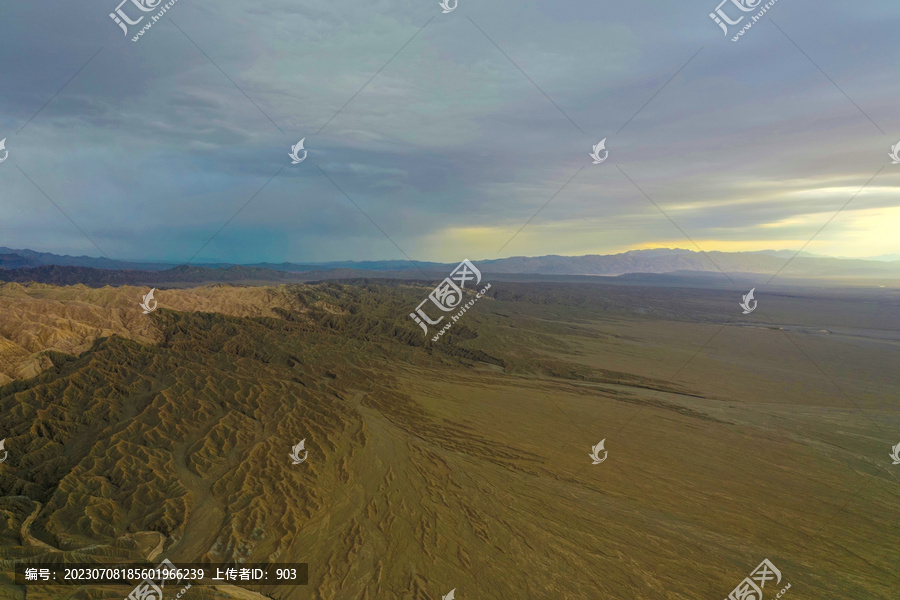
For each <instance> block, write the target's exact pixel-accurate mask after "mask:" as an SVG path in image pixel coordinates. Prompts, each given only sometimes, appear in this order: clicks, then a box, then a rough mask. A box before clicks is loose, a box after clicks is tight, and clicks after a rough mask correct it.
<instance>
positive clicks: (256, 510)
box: [0, 283, 900, 600]
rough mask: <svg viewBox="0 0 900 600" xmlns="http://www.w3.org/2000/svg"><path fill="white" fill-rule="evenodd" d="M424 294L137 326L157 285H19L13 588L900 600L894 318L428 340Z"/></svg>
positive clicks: (539, 302)
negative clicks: (149, 584) (759, 574)
mask: <svg viewBox="0 0 900 600" xmlns="http://www.w3.org/2000/svg"><path fill="white" fill-rule="evenodd" d="M428 291H429V288H427V287H426V286H423V285H411V284H405V283H394V284H371V285H345V284H339V283H330V284H319V285H287V286H275V287H259V288H251V287H231V286H212V287H200V288H193V289H184V290H158V291H157V293H156V299H157V300H158V302H159V308H158V310H156V311H154V312H152V313H150V314H149V315H145V314H142V312H141V310H140V309H139V308H138V306H137V303H138V301H139V300H140V298H141V296H142V295H143V294H146V293H147V289H146V288H130V287H127V286H126V287H120V288H100V289H90V288H86V287H83V286H72V287H54V286H49V285H40V284H31V285H25V286H22V285H19V284H3V285H2V286H0V336H2V337H0V344H2V346H0V364H2V368H0V373H2V374H0V377H3V378H5V379H4V380H3V381H4V382H5V385H3V386H2V387H0V415H2V423H3V432H2V433H0V435H5V436H6V437H7V439H8V441H7V449H8V450H9V451H10V458H9V460H7V461H6V462H5V463H3V464H0V490H2V492H3V498H2V499H0V515H2V519H0V561H2V563H0V564H2V565H3V566H4V567H5V568H8V567H9V565H11V564H12V561H15V560H21V559H37V558H40V559H43V560H46V561H48V562H58V561H66V562H98V563H103V562H109V561H112V560H124V559H131V560H145V559H149V558H157V557H160V558H161V557H167V558H169V559H170V560H172V561H173V562H174V563H176V564H177V563H179V562H197V561H204V560H208V561H215V562H223V561H230V560H237V559H245V560H247V561H248V562H251V561H263V560H270V561H282V562H308V563H309V565H310V584H309V585H308V586H302V587H293V588H288V587H268V588H267V587H253V588H252V590H253V592H254V593H256V594H259V596H258V597H260V598H273V599H275V598H277V599H284V600H294V599H307V598H309V599H332V598H334V599H344V598H347V599H350V598H353V599H357V598H362V599H367V600H374V599H376V598H386V597H390V598H405V599H436V598H440V597H441V595H442V594H445V593H447V592H448V591H449V590H450V589H452V588H456V589H457V596H458V597H459V598H461V599H464V598H535V599H544V598H546V599H551V598H553V599H566V598H571V599H575V598H593V597H605V598H632V597H638V598H665V599H688V598H691V599H695V598H706V597H710V598H718V597H723V596H725V595H727V593H728V592H729V591H730V590H732V589H733V588H734V586H735V585H736V584H737V583H738V582H739V581H740V580H741V579H742V578H743V577H745V576H746V574H747V573H748V572H749V570H750V569H751V568H752V567H754V566H755V565H756V564H758V563H759V561H760V560H761V559H762V558H764V557H768V558H770V559H771V560H773V561H774V562H775V563H776V564H777V565H778V566H779V568H780V569H781V571H782V572H783V573H784V574H785V577H786V579H787V580H789V581H790V582H791V583H792V585H793V588H792V591H794V590H795V589H803V590H804V592H803V594H802V595H800V594H799V593H798V597H840V598H881V599H885V600H887V599H889V598H891V594H892V591H891V590H896V588H897V583H898V582H897V576H896V564H898V561H900V555H898V550H897V548H898V547H900V544H898V542H900V529H898V525H897V523H898V522H900V519H898V517H900V508H898V503H897V502H896V498H897V496H896V489H897V488H896V482H897V479H896V475H895V474H892V473H891V472H890V471H888V470H886V469H885V468H881V467H878V466H876V465H874V464H873V459H872V457H876V456H878V455H879V454H881V453H883V452H882V449H883V447H884V446H885V445H886V444H887V441H888V439H889V436H888V433H890V432H891V431H896V430H897V426H898V425H900V422H898V417H897V412H896V404H895V403H893V404H891V402H890V401H889V398H895V397H896V392H897V386H896V381H895V380H894V379H892V377H894V375H893V374H892V373H893V368H892V367H891V365H890V364H889V361H888V360H887V359H886V358H885V357H890V356H893V357H896V356H897V348H898V345H900V336H898V335H897V332H898V331H900V328H898V327H897V321H896V318H891V317H890V316H889V315H890V313H891V310H893V309H892V307H889V306H887V307H883V308H882V307H877V308H875V307H870V308H868V309H867V310H868V311H869V312H865V311H857V315H856V316H855V317H854V319H855V320H854V322H853V323H847V322H845V321H844V322H841V323H839V324H838V325H837V326H830V325H829V323H831V322H833V321H834V319H833V318H832V316H833V315H834V314H836V313H835V309H836V307H838V305H840V304H841V303H842V302H848V303H849V302H854V301H853V300H842V299H834V298H832V299H826V298H815V299H814V303H812V304H811V303H807V304H802V303H798V300H797V299H796V298H792V297H789V296H784V297H782V298H778V299H775V298H772V299H769V300H767V302H770V303H771V306H772V313H771V314H772V315H773V317H777V319H778V321H779V322H781V323H787V322H790V323H793V324H795V325H792V327H794V326H796V329H791V328H790V327H788V328H781V329H779V328H778V327H773V326H770V325H767V324H765V323H762V322H759V321H757V322H754V321H751V320H750V319H744V320H740V319H739V320H737V321H736V322H733V323H732V324H731V325H729V326H727V327H725V328H724V329H722V328H721V323H723V322H725V321H726V320H727V319H728V317H729V316H730V314H731V313H729V312H727V309H725V308H724V307H725V306H726V305H727V303H726V302H720V303H718V304H717V303H713V304H710V303H709V301H708V298H709V292H707V293H705V294H694V293H692V292H690V291H687V290H682V291H680V292H679V293H678V294H674V295H673V293H672V292H671V290H652V289H637V288H635V289H628V288H622V287H619V288H606V287H602V286H597V287H590V286H577V285H569V286H550V285H521V284H509V285H506V284H504V286H502V288H501V289H494V290H492V292H491V294H490V295H489V297H488V298H486V299H485V300H483V301H479V303H478V305H477V308H476V309H474V310H472V311H470V312H468V313H466V315H465V318H463V319H461V320H460V321H459V322H457V323H455V324H454V326H453V328H452V329H450V330H449V331H448V333H447V334H446V335H445V336H443V338H441V340H440V342H439V343H431V342H430V340H429V339H428V338H426V337H424V336H423V335H422V332H421V330H420V329H419V328H418V327H417V326H416V325H415V324H413V323H412V321H411V320H410V319H409V318H408V317H407V315H408V313H409V312H411V308H412V307H415V306H416V305H417V304H418V303H419V302H420V301H421V299H422V298H424V297H425V295H426V294H427V293H428ZM723 294H724V292H723ZM723 297H724V296H723ZM729 299H730V297H729ZM719 305H721V306H719ZM717 307H718V308H717ZM729 308H730V307H729ZM844 314H846V313H844ZM801 317H802V318H801ZM717 330H718V331H719V333H716V331H717ZM822 330H825V331H827V332H828V333H822ZM876 331H878V332H879V335H876V334H875V333H874V332H876ZM885 332H887V333H885ZM713 334H715V335H713ZM786 336H792V337H791V339H790V340H788V339H786ZM711 339H712V340H713V341H710V340H711ZM795 345H797V346H800V347H801V348H802V349H803V351H804V352H806V353H807V354H808V355H809V356H810V357H812V358H814V359H815V360H816V361H817V364H819V365H826V366H827V367H828V373H829V376H830V380H829V378H825V377H822V374H821V373H820V372H819V371H817V369H816V367H815V366H814V365H813V364H811V363H810V362H809V360H808V358H807V357H805V356H804V355H803V354H802V353H801V352H798V351H797V350H796V348H795V347H794V346H795ZM681 365H685V366H684V368H683V369H681V370H680V371H679V372H678V373H677V376H676V377H674V378H673V374H675V373H676V371H677V370H678V368H679V367H680V366H681ZM833 382H839V384H840V387H841V390H843V391H841V390H839V389H836V388H835V386H834V385H833ZM845 393H849V394H852V395H853V398H854V400H855V404H856V406H854V405H853V404H851V403H848V401H847V399H846V395H845ZM873 419H875V420H876V422H875V423H874V424H873V421H872V420H873ZM304 438H305V439H306V447H307V450H308V451H309V458H308V460H307V461H305V462H304V463H302V464H300V465H294V464H292V462H291V460H290V459H289V458H288V453H289V451H290V448H291V446H292V445H293V444H296V443H297V442H298V441H299V440H301V439H304ZM603 438H606V439H607V446H606V447H607V449H608V450H609V451H610V457H609V459H608V460H607V461H605V462H604V463H603V464H601V465H591V461H590V459H589V458H588V456H587V454H588V451H589V450H590V447H591V446H592V445H593V444H596V443H597V442H599V441H600V439H603ZM882 438H884V439H882ZM893 443H896V441H895V442H893ZM887 445H888V446H889V445H890V444H887ZM28 590H29V591H28V595H27V598H28V599H29V600H32V599H35V598H39V599H44V598H46V599H48V600H49V599H51V598H62V597H67V598H69V597H71V598H88V597H90V598H110V599H111V598H123V597H124V596H125V595H126V594H127V592H128V590H126V589H116V588H93V589H87V588H85V589H82V590H76V589H74V588H66V589H65V591H64V592H61V591H60V589H59V588H56V589H54V588H50V587H47V588H40V587H29V588H28ZM63 593H64V594H65V595H62V594H63ZM242 593H245V592H240V591H239V590H230V591H229V590H218V591H216V590H213V589H210V588H192V590H191V591H190V594H191V596H190V597H193V598H198V599H204V598H213V597H219V598H241V597H242V596H241V595H240V594H242ZM3 594H5V596H2V595H3ZM217 594H218V595H217ZM0 596H2V597H9V598H25V596H24V591H23V590H22V588H18V587H16V586H14V585H12V584H11V583H10V582H9V581H8V580H5V581H0Z"/></svg>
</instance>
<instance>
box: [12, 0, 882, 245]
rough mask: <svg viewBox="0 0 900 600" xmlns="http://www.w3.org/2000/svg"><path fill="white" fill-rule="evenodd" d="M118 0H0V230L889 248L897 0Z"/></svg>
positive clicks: (76, 240)
mask: <svg viewBox="0 0 900 600" xmlns="http://www.w3.org/2000/svg"><path fill="white" fill-rule="evenodd" d="M119 1H120V0H91V1H90V2H88V3H78V4H73V3H71V2H65V1H62V0H46V1H44V2H40V3H36V2H30V3H25V2H20V3H13V2H8V3H4V5H3V8H2V13H3V17H2V19H0V139H2V138H4V137H5V138H6V142H5V146H6V150H7V151H8V152H9V155H8V157H7V160H5V161H4V162H2V163H0V246H7V247H12V248H29V249H33V250H38V251H43V252H55V253H58V254H73V255H89V256H102V255H106V256H108V257H111V258H114V259H125V260H160V261H167V262H188V261H193V262H217V261H222V262H238V263H253V262H262V261H268V262H284V261H292V262H321V261H336V260H391V259H403V258H413V259H417V260H430V261H438V262H447V263H451V262H456V261H459V260H461V259H462V258H470V259H494V258H502V257H508V256H523V255H525V256H540V255H546V254H561V255H581V254H611V253H617V252H623V251H627V250H634V249H643V248H656V247H680V248H688V249H692V250H704V251H712V250H722V251H754V250H763V249H795V250H799V249H800V248H801V247H802V248H804V250H805V251H807V252H812V253H815V254H822V255H829V256H843V257H872V256H880V255H886V254H898V253H900V236H898V235H897V231H898V229H900V194H898V190H900V165H894V164H892V160H891V158H890V157H889V156H888V155H889V153H890V151H891V148H892V146H894V145H895V144H897V143H898V142H900V102H898V98H900V76H898V74H900V53H898V52H897V32H898V31H900V4H897V3H890V2H872V3H864V4H861V3H846V2H833V1H830V0H829V1H825V2H813V1H812V0H778V1H777V2H775V4H774V5H773V6H771V7H770V8H769V9H768V11H767V12H766V13H765V15H764V16H763V17H762V18H761V19H759V20H758V21H757V22H755V23H753V25H752V27H751V28H750V29H748V30H746V31H745V32H744V34H743V35H742V36H741V37H740V38H738V41H737V42H733V41H732V40H731V38H732V35H734V34H735V33H736V32H737V31H738V30H739V29H740V27H742V26H743V25H744V24H745V23H747V22H749V21H750V16H751V15H754V14H756V13H757V12H758V10H760V9H761V7H762V4H760V5H759V6H758V7H757V8H755V9H754V10H753V11H751V12H742V11H740V10H739V9H738V8H737V7H736V6H735V4H733V3H732V2H731V1H728V2H727V3H726V4H725V5H722V10H723V11H724V12H725V13H726V14H728V15H729V18H731V19H732V20H734V19H736V18H737V17H738V16H739V15H746V16H745V18H744V20H743V22H741V23H739V24H738V25H735V26H732V27H730V28H729V31H730V34H729V35H727V36H726V35H725V34H724V33H723V31H722V30H721V29H720V28H719V27H718V26H717V25H716V24H715V23H714V22H713V20H712V19H711V18H710V17H709V14H710V13H711V12H713V11H714V10H715V9H716V7H717V2H716V0H683V1H680V2H671V1H666V2H663V1H648V2H639V3H638V2H615V3H614V2H608V1H598V0H591V1H582V0H572V1H570V2H564V3H563V2H559V1H558V0H552V1H527V0H523V1H507V0H488V1H479V2H475V1H474V0H459V1H458V4H457V7H456V9H454V10H453V11H451V12H448V13H446V14H444V13H443V12H442V8H441V6H440V5H439V3H438V1H437V0H433V1H432V0H417V1H416V2H404V1H400V0H372V1H362V0H325V1H320V0H306V1H304V2H296V1H295V0H268V1H267V2H264V3H260V2H246V1H241V2H238V1H235V0H215V1H213V0H177V1H176V2H175V3H174V4H173V5H172V6H171V7H170V8H169V9H168V10H167V11H166V13H165V14H164V15H163V16H162V17H161V18H160V19H159V20H158V21H157V22H155V23H153V24H152V26H151V27H150V28H149V29H147V30H146V31H145V32H144V34H143V35H142V36H141V37H140V38H138V41H137V42H133V41H131V39H132V36H133V35H134V34H135V33H136V32H137V31H138V30H139V29H140V28H141V27H142V26H144V25H145V24H146V23H147V22H149V21H150V15H155V14H156V13H157V12H158V10H159V9H160V8H161V5H160V7H157V9H156V10H154V11H152V12H142V11H140V10H139V9H138V8H137V7H136V6H135V4H134V3H140V2H144V3H145V5H146V4H149V5H150V6H153V5H155V4H156V3H157V2H159V0H127V1H126V3H125V4H123V5H122V11H123V12H124V13H125V14H126V15H128V17H129V18H130V19H131V20H135V19H137V18H138V16H140V15H146V16H145V18H144V19H143V21H142V22H141V23H139V24H137V25H134V26H130V27H129V34H128V35H125V34H124V33H123V30H122V29H120V28H119V26H118V25H117V24H116V23H114V22H113V20H112V19H111V18H110V16H109V14H110V13H112V12H114V11H115V10H116V8H117V6H118V3H119ZM733 1H734V2H735V3H740V2H741V1H743V2H744V3H745V5H746V4H749V5H751V6H753V5H755V4H756V3H757V2H758V0H733ZM133 2H134V3H133ZM451 5H452V2H451ZM301 138H302V139H304V147H305V150H306V151H307V153H308V154H307V158H306V160H304V161H303V162H301V163H299V164H292V160H291V158H290V157H289V156H288V154H289V152H290V151H291V147H292V146H293V145H294V144H296V143H297V142H298V141H299V140H300V139H301ZM602 139H605V140H606V142H605V146H606V150H608V152H609V155H608V158H607V160H605V161H604V162H602V163H601V164H598V165H595V164H593V161H592V159H591V157H590V156H589V153H590V152H591V150H592V146H593V145H595V144H597V143H598V142H600V141H601V140H602ZM301 154H302V153H301ZM600 155H601V156H603V155H604V153H603V152H602V151H601V152H600ZM2 156H3V151H0V158H2Z"/></svg>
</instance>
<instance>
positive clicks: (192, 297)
mask: <svg viewBox="0 0 900 600" xmlns="http://www.w3.org/2000/svg"><path fill="white" fill-rule="evenodd" d="M149 291H150V290H149V288H136V287H131V286H122V287H109V286H106V287H103V288H97V289H95V288H89V287H86V286H83V285H74V286H71V287H57V286H52V285H46V284H38V283H32V284H27V285H21V284H18V283H0V384H3V383H6V382H8V381H11V380H12V379H21V378H27V377H34V376H35V375H37V374H38V373H41V372H42V371H44V370H45V369H47V368H49V367H50V366H51V365H52V360H51V358H50V356H49V355H48V353H49V352H51V351H56V352H63V353H66V354H75V355H77V354H81V353H82V352H84V351H86V350H87V349H88V348H90V347H91V346H92V345H93V343H94V341H95V340H97V339H98V338H102V337H108V336H110V335H120V336H123V337H126V338H130V339H134V340H137V341H140V342H143V343H151V344H152V343H157V342H159V341H161V337H160V331H159V329H158V328H157V327H156V326H154V324H153V321H152V319H148V318H147V315H144V314H143V311H142V309H141V308H140V306H139V303H140V301H141V299H142V298H143V296H144V294H146V293H147V292H149ZM154 296H155V299H156V300H157V302H158V307H159V308H160V309H169V310H176V311H188V312H216V313H221V314H225V315H232V316H240V317H260V316H275V315H276V312H277V311H278V310H279V309H280V310H286V309H290V308H291V307H292V304H294V305H295V304H296V303H295V302H294V301H293V299H292V297H291V296H289V295H286V294H285V293H284V289H283V288H281V289H279V288H263V287H232V286H222V285H214V286H207V287H198V288H190V289H174V290H156V292H155V293H154ZM294 308H295V309H297V310H298V311H299V310H301V309H300V307H297V306H294Z"/></svg>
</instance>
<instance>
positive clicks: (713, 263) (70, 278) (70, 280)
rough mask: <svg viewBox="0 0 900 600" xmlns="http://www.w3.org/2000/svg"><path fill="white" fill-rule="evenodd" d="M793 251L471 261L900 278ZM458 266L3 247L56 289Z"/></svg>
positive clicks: (887, 270) (880, 263)
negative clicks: (176, 260)
mask: <svg viewBox="0 0 900 600" xmlns="http://www.w3.org/2000/svg"><path fill="white" fill-rule="evenodd" d="M795 254H796V252H795V251H791V250H766V251H759V252H707V253H700V252H693V251H691V250H683V249H678V248H674V249H670V248H656V249H652V250H632V251H629V252H623V253H621V254H609V255H586V256H557V255H549V256H536V257H526V256H515V257H511V258H501V259H494V260H475V259H473V262H474V263H475V264H476V266H477V267H478V268H479V269H480V270H481V271H482V273H493V274H507V275H542V276H606V277H616V276H623V275H626V276H629V275H634V274H656V275H659V274H680V275H687V274H691V273H694V274H699V273H713V274H718V273H719V272H720V271H721V272H725V273H728V274H729V276H733V275H741V274H761V275H772V274H775V273H777V272H779V271H780V272H781V274H782V275H783V276H790V277H793V278H814V279H839V278H854V279H859V278H872V279H875V278H879V279H898V278H900V261H897V260H895V261H885V260H872V259H847V258H831V257H825V256H817V255H814V254H809V253H805V252H801V253H800V254H797V255H796V257H795ZM455 265H456V263H434V262H420V261H416V262H415V263H413V262H411V261H398V260H388V261H363V262H356V261H343V262H327V263H308V264H300V263H280V264H275V263H257V264H250V265H235V264H230V263H214V264H196V265H173V264H167V263H159V262H130V261H114V260H111V259H108V258H93V257H89V256H78V257H76V256H59V255H56V254H50V253H46V252H35V251H32V250H14V249H10V248H3V247H0V280H3V281H18V282H25V281H39V282H44V283H54V284H58V285H73V284H76V283H84V284H86V285H124V284H133V285H154V284H156V285H177V284H179V283H183V284H197V283H213V282H233V283H250V282H285V283H287V282H302V281H313V280H322V279H336V278H340V279H349V278H372V277H377V278H393V279H436V278H437V279H439V278H441V277H443V276H445V274H446V273H447V272H448V271H449V270H451V269H452V268H453V267H454V266H455Z"/></svg>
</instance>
